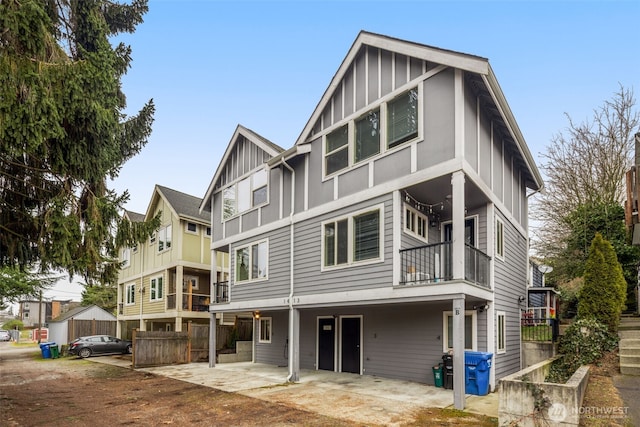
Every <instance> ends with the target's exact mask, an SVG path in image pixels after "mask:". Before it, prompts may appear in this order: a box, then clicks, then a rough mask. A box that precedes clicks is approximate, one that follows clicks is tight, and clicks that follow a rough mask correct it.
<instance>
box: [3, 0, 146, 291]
mask: <svg viewBox="0 0 640 427" xmlns="http://www.w3.org/2000/svg"><path fill="white" fill-rule="evenodd" d="M147 10H148V7H147V1H146V0H134V1H133V2H131V3H130V4H118V3H117V2H114V1H106V0H19V1H18V0H2V1H0V266H3V267H8V266H11V267H14V266H18V267H20V268H22V269H29V268H31V267H33V266H34V265H37V266H38V267H39V268H40V270H42V271H48V270H65V271H67V272H69V273H70V275H72V276H73V275H80V276H82V277H83V278H84V279H85V281H86V282H87V283H88V284H91V283H96V284H98V283H108V282H113V281H114V279H115V278H116V277H117V271H118V267H119V265H118V261H117V248H118V246H119V245H124V244H129V243H130V242H131V241H133V240H135V238H134V237H133V236H132V233H123V232H121V233H118V232H117V230H118V227H119V224H120V222H121V221H122V219H121V216H120V215H119V211H120V210H121V208H122V205H123V204H124V202H126V200H127V199H128V194H127V193H126V192H125V193H123V194H116V193H115V192H114V191H112V190H110V189H108V188H107V179H108V178H114V177H116V176H117V175H118V172H119V170H120V168H121V167H122V165H123V164H124V163H125V162H126V161H127V160H128V159H130V158H131V157H132V156H134V155H136V154H137V153H139V152H140V150H141V149H142V147H143V146H144V145H145V144H146V142H147V139H148V137H149V135H150V133H151V125H152V122H153V113H154V106H153V101H151V100H150V101H149V102H148V103H147V104H146V105H144V106H143V107H142V109H141V110H140V111H139V112H138V114H137V115H135V116H127V115H125V114H124V109H125V107H126V99H125V95H124V93H123V92H122V90H121V83H120V79H121V77H122V75H124V74H125V73H126V71H127V69H128V68H129V63H130V61H131V49H130V47H129V46H126V45H124V44H122V43H120V44H118V45H117V46H112V45H111V42H110V38H111V37H113V36H115V35H117V34H119V33H122V32H133V31H135V27H136V25H137V24H139V23H141V22H142V17H143V15H144V14H145V13H146V12H147ZM156 226H157V221H156V222H153V223H151V224H146V226H145V227H144V228H146V229H147V231H149V230H151V229H153V228H154V227H156ZM124 228H125V229H127V230H128V229H130V225H129V224H125V227H124ZM139 231H140V230H138V233H137V235H138V237H139V235H140V234H141V233H140V232H139ZM142 234H144V233H142ZM116 235H118V238H117V239H116Z"/></svg>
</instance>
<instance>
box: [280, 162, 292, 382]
mask: <svg viewBox="0 0 640 427" xmlns="http://www.w3.org/2000/svg"><path fill="white" fill-rule="evenodd" d="M280 164H281V165H282V166H284V167H285V168H287V169H289V172H291V212H290V213H289V240H290V242H289V246H290V248H291V249H290V251H289V266H290V267H289V313H291V311H292V310H293V241H294V239H293V233H294V227H293V213H294V209H295V200H296V193H295V190H296V185H295V184H296V171H295V170H294V169H293V168H292V167H291V166H289V164H287V162H286V161H285V159H284V157H282V159H281V160H280ZM289 323H291V322H289ZM292 331H293V327H292V325H289V332H290V333H289V339H291V337H292V335H293V334H292V333H291V332H292ZM292 349H293V343H292V342H289V359H291V352H292V351H293V350H292ZM292 377H293V367H292V366H291V360H289V375H288V376H287V382H289V381H291V378H292Z"/></svg>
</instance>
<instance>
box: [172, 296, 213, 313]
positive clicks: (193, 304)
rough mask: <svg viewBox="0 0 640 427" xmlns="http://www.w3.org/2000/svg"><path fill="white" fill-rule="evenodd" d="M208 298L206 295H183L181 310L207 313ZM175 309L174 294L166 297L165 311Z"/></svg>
mask: <svg viewBox="0 0 640 427" xmlns="http://www.w3.org/2000/svg"><path fill="white" fill-rule="evenodd" d="M209 301H210V297H209V295H206V294H183V295H182V310H186V311H209ZM175 308H176V294H169V295H167V309H168V310H173V309H175Z"/></svg>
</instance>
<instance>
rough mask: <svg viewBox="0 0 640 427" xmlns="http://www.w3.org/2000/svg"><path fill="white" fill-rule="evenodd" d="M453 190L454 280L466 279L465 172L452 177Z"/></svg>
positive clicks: (459, 172) (452, 246)
mask: <svg viewBox="0 0 640 427" xmlns="http://www.w3.org/2000/svg"><path fill="white" fill-rule="evenodd" d="M451 190H452V200H451V203H452V218H451V219H452V222H453V224H452V230H451V232H452V236H451V237H452V239H451V240H452V243H451V252H452V256H451V258H452V262H453V265H452V273H453V280H463V279H464V276H465V274H464V267H465V266H464V264H465V260H464V258H465V256H464V254H465V248H464V234H465V226H464V216H465V213H464V211H465V201H464V172H462V171H457V172H454V173H453V174H452V175H451Z"/></svg>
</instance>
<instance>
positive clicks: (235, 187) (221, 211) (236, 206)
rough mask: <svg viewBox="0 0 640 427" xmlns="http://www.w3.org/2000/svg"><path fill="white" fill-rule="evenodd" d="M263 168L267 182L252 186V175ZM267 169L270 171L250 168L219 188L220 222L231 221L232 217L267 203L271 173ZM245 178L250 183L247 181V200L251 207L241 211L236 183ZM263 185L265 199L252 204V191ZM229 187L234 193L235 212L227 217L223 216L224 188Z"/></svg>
mask: <svg viewBox="0 0 640 427" xmlns="http://www.w3.org/2000/svg"><path fill="white" fill-rule="evenodd" d="M263 170H264V171H265V172H266V174H267V184H266V185H261V186H260V187H257V188H253V176H254V175H255V174H256V173H258V172H260V171H263ZM269 171H270V169H269V168H265V167H259V168H257V169H254V170H252V171H251V172H249V173H246V174H244V175H242V176H240V177H238V178H237V179H235V180H234V181H233V182H231V183H229V185H227V186H226V187H224V188H223V189H221V190H220V202H221V203H220V205H221V207H220V219H221V220H220V222H222V223H224V222H226V221H231V220H232V219H234V218H236V217H238V216H240V215H244V214H246V213H248V212H251V211H253V210H256V209H259V208H261V207H263V206H266V205H268V204H269V197H270V193H269V188H270V187H271V182H270V181H271V174H270V173H269ZM247 178H249V180H250V183H249V186H250V188H249V199H250V200H249V202H250V205H251V207H249V208H248V209H245V210H243V211H242V212H241V211H239V209H238V183H239V182H241V181H244V180H245V179H247ZM263 187H266V188H267V199H266V200H265V201H264V202H262V203H260V204H257V205H254V204H253V192H254V191H255V190H257V189H259V188H263ZM230 188H232V189H233V192H234V193H235V207H234V210H235V213H234V214H233V215H231V216H229V218H225V217H224V192H225V191H226V190H228V189H230Z"/></svg>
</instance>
